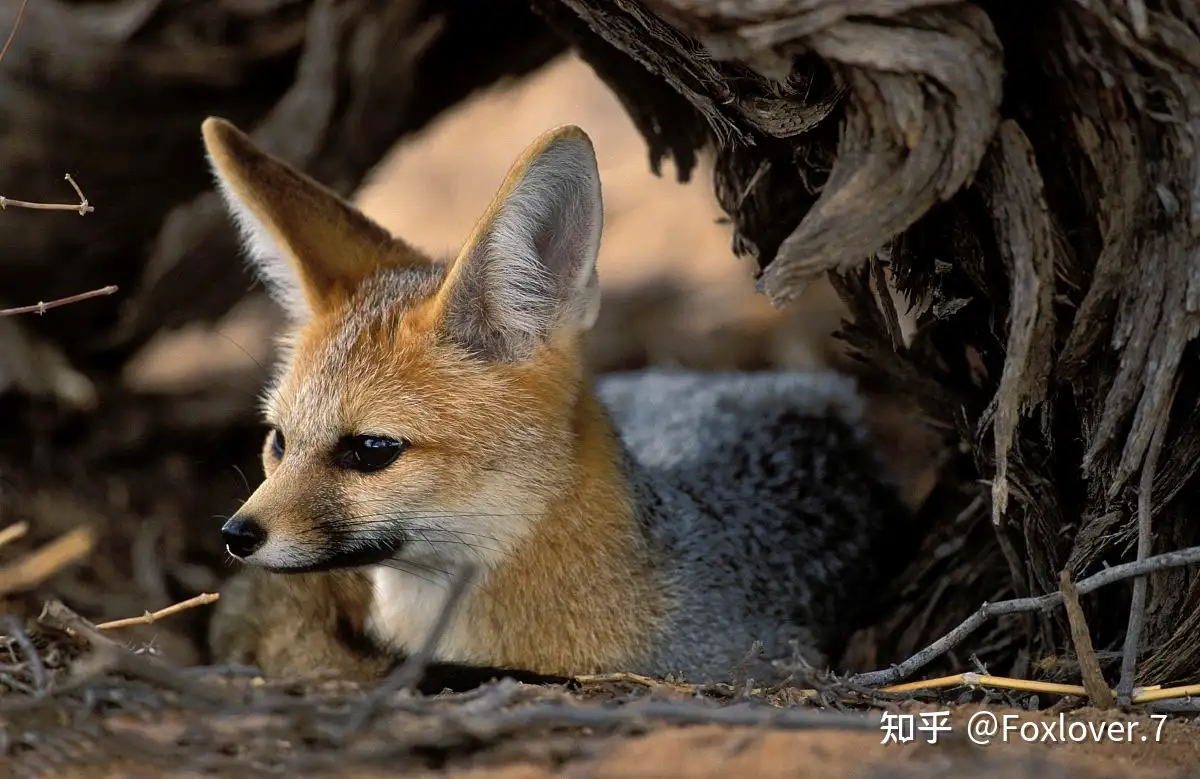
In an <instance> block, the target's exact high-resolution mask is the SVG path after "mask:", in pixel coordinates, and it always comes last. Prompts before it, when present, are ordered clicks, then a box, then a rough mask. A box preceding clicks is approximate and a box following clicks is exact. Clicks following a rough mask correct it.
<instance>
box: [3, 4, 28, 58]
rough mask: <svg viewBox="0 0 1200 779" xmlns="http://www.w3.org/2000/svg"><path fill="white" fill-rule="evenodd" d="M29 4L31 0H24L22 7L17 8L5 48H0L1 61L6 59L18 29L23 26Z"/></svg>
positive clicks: (5, 41)
mask: <svg viewBox="0 0 1200 779" xmlns="http://www.w3.org/2000/svg"><path fill="white" fill-rule="evenodd" d="M27 5H29V0H22V2H21V7H20V8H18V9H17V18H16V19H13V26H12V29H11V30H9V31H8V37H7V38H6V39H5V40H4V48H2V49H0V62H3V61H4V55H6V54H8V47H9V46H12V42H13V38H15V37H17V29H18V28H19V27H20V26H21V20H22V19H24V18H25V6H27Z"/></svg>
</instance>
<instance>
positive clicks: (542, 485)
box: [203, 118, 603, 575]
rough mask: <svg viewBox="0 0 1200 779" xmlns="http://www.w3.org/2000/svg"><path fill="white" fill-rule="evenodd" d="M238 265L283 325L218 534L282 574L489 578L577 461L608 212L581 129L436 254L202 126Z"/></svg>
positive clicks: (238, 140) (531, 154)
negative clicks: (578, 412)
mask: <svg viewBox="0 0 1200 779" xmlns="http://www.w3.org/2000/svg"><path fill="white" fill-rule="evenodd" d="M203 135H204V142H205V146H206V148H207V151H208V157H209V160H210V162H211V165H212V168H213V170H214V172H215V176H216V179H217V183H218V186H219V189H220V191H221V193H222V194H223V196H224V198H225V200H226V202H227V204H228V207H229V210H230V212H231V213H232V216H233V218H234V220H235V221H236V223H237V225H238V226H239V228H240V231H241V234H242V236H243V241H244V244H245V246H246V249H247V252H248V255H249V257H250V259H251V263H252V265H253V266H254V268H255V269H256V270H257V272H258V275H259V276H260V277H261V278H262V280H263V282H264V284H265V285H266V286H267V288H268V289H269V291H270V292H271V294H272V295H273V297H274V298H275V299H276V300H277V301H278V302H279V303H280V304H281V305H282V306H283V308H284V310H285V311H286V313H287V316H288V320H289V326H288V329H287V331H286V332H285V334H284V335H283V337H282V339H281V342H280V353H281V364H280V366H279V370H278V372H277V375H276V377H275V379H274V381H273V383H272V384H271V386H270V387H269V388H268V389H267V391H266V392H265V394H264V398H263V406H264V415H265V418H266V422H267V424H268V426H269V428H270V431H269V432H268V434H267V437H266V442H265V445H264V447H263V466H264V469H265V476H266V478H265V480H264V481H263V482H262V484H261V485H260V486H259V487H258V489H257V490H255V492H254V493H253V494H252V495H251V496H250V498H249V499H248V500H247V501H246V502H245V504H244V505H243V506H242V507H241V509H240V510H239V511H238V513H237V514H236V515H235V516H234V517H233V518H231V519H230V520H229V521H228V522H227V523H226V524H225V525H224V527H223V528H222V530H221V532H222V535H223V537H224V540H225V542H226V544H227V548H228V550H229V552H230V553H231V554H232V555H234V556H235V557H237V558H240V559H241V560H243V561H245V562H248V563H252V564H256V565H261V566H264V567H266V568H270V569H273V570H277V571H313V570H328V569H333V568H343V567H352V566H359V565H369V564H388V565H393V566H395V567H404V566H408V567H411V569H412V571H413V572H414V573H416V574H417V575H419V574H420V571H421V570H422V569H423V568H430V569H438V570H444V569H445V567H446V565H447V564H453V563H454V562H455V560H456V558H461V557H462V556H470V557H471V558H472V559H473V560H475V561H479V562H483V563H485V565H486V564H487V563H488V562H489V561H490V560H491V559H493V558H494V557H495V556H498V555H503V554H504V553H505V552H506V548H508V547H510V546H511V545H512V544H513V543H514V542H515V540H517V539H519V538H520V537H521V536H522V535H523V534H525V533H527V532H528V531H529V530H530V528H531V527H532V525H533V523H534V521H535V519H536V517H537V516H538V515H539V512H541V511H543V509H544V507H545V506H546V504H547V502H548V501H550V500H551V499H553V498H554V497H555V494H556V490H560V489H561V488H560V487H559V485H561V484H562V483H563V481H564V478H568V477H569V475H570V471H571V469H573V468H574V467H575V465H576V464H575V463H574V462H573V459H572V442H573V438H574V426H575V424H576V422H577V420H576V419H575V409H576V408H577V404H578V400H579V397H580V393H583V392H587V391H588V389H587V386H586V383H585V368H584V364H583V359H582V350H581V344H580V341H581V339H582V337H583V334H584V333H585V331H587V330H588V329H589V328H590V327H591V326H592V324H593V323H594V322H595V319H596V315H597V313H598V308H599V300H600V291H599V282H598V279H597V276H596V258H597V253H598V251H599V247H600V234H601V231H602V226H603V207H602V199H601V194H600V181H599V174H598V171H597V168H596V158H595V153H594V151H593V148H592V143H591V141H590V140H589V138H588V136H587V135H586V134H585V133H584V132H583V131H582V130H580V129H579V128H577V127H570V126H568V127H562V128H559V129H556V130H553V131H550V132H548V133H546V134H544V135H542V136H541V137H540V138H538V139H537V140H536V141H535V142H534V143H533V144H532V145H531V146H530V147H529V148H528V150H527V151H526V152H525V153H524V154H523V155H522V156H521V157H520V158H519V159H518V161H517V162H516V163H515V164H514V166H513V167H512V170H511V171H510V173H509V175H508V177H507V179H506V180H505V181H504V183H503V185H502V186H501V188H500V191H499V192H498V193H497V194H496V196H495V198H494V199H493V201H492V204H491V206H490V207H489V208H488V209H487V211H486V212H485V213H484V215H483V216H482V218H481V219H480V220H479V222H478V223H477V225H476V227H475V229H474V231H473V232H472V234H471V235H470V237H469V238H468V239H467V241H466V242H465V244H464V245H463V248H462V250H461V251H460V252H459V253H458V255H457V256H456V257H454V258H453V259H450V260H448V261H438V260H435V259H433V258H431V257H429V256H426V255H425V254H423V253H421V252H420V251H418V250H417V249H415V248H413V247H412V246H409V245H408V244H407V243H405V242H403V241H402V240H399V239H397V238H394V237H392V236H391V235H390V234H389V233H388V232H387V231H386V230H384V229H383V228H382V227H380V226H379V225H377V224H376V223H374V222H372V221H371V220H370V219H368V218H367V217H366V216H365V215H363V214H362V213H361V212H360V211H359V210H357V209H356V208H355V207H354V206H353V205H352V204H350V203H349V202H347V201H346V200H344V199H343V198H341V197H339V196H338V195H336V194H335V193H333V192H332V191H330V190H329V189H327V188H325V187H324V186H322V185H320V184H319V183H317V182H316V181H314V180H312V179H311V178H309V177H307V176H305V175H303V174H302V173H300V172H298V171H296V170H294V169H293V168H291V167H289V166H288V165H287V164H286V163H284V162H283V161H281V160H279V159H276V158H274V157H272V156H270V155H268V154H267V153H265V152H263V151H261V150H260V149H258V148H256V147H255V146H254V145H253V143H252V142H251V140H250V139H249V138H248V137H247V136H246V135H245V134H243V133H242V132H241V131H239V130H238V129H237V128H235V127H234V126H233V125H231V124H229V123H228V122H226V121H224V120H221V119H216V118H209V119H207V120H206V121H205V122H204V124H203Z"/></svg>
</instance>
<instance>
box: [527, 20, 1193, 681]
mask: <svg viewBox="0 0 1200 779" xmlns="http://www.w3.org/2000/svg"><path fill="white" fill-rule="evenodd" d="M534 5H535V7H536V8H537V9H538V10H539V12H540V13H542V14H543V15H544V16H545V17H546V18H547V19H548V21H550V23H551V24H552V25H553V26H554V27H555V28H556V29H557V30H558V31H559V32H560V34H562V35H564V36H565V37H567V38H568V39H570V40H571V41H572V42H573V43H575V44H576V45H577V46H578V47H579V49H580V51H581V52H582V53H583V55H584V57H585V58H586V59H587V60H588V61H589V62H590V63H591V64H592V65H593V66H594V67H595V69H596V71H597V73H598V74H599V75H600V76H601V77H602V78H604V79H605V80H606V82H607V83H608V84H609V86H611V87H612V88H613V89H614V90H615V91H616V92H617V94H618V95H620V96H621V97H622V99H623V100H624V102H625V103H626V104H627V105H628V106H630V108H631V115H633V116H634V118H635V120H636V121H637V123H638V126H639V128H640V129H641V131H642V133H643V135H645V136H646V139H647V143H648V144H649V146H650V149H651V154H652V158H653V161H652V164H654V165H656V166H657V164H658V161H659V160H660V159H661V158H663V157H665V156H667V155H671V156H673V157H674V158H675V160H676V161H677V163H679V164H680V166H681V168H683V169H684V170H687V169H688V168H690V166H691V165H692V164H693V160H694V154H695V151H696V149H697V148H699V147H700V146H702V145H704V144H711V145H712V146H713V147H714V149H715V152H716V171H715V173H716V182H715V187H716V192H717V196H718V198H719V199H720V201H721V204H722V206H723V207H724V209H725V210H726V211H727V212H728V213H729V215H730V217H731V219H732V222H733V224H734V229H735V236H734V248H735V250H737V251H738V252H740V253H748V254H751V255H753V256H754V257H755V258H756V259H757V261H758V265H759V267H760V269H761V275H760V278H759V287H760V289H761V290H762V291H763V292H765V293H766V294H767V295H768V296H770V298H771V299H772V300H773V301H775V302H777V303H780V304H783V303H787V302H788V301H790V300H791V299H793V298H794V297H795V296H796V294H797V292H798V291H799V290H800V289H802V288H803V286H804V284H805V283H807V282H809V281H811V280H813V279H816V278H818V277H820V276H821V275H822V274H830V276H831V278H832V279H833V281H834V283H835V284H836V285H837V287H838V289H839V291H840V293H841V294H842V296H843V299H844V300H846V302H847V303H848V304H849V306H850V308H851V310H852V311H853V314H854V317H853V319H854V321H853V322H852V323H848V324H847V326H846V328H845V332H844V335H845V337H846V338H847V339H848V341H849V342H850V344H851V345H852V347H853V348H854V349H855V351H856V353H857V354H858V356H859V357H860V358H861V360H862V361H863V363H864V365H865V366H866V367H865V370H869V371H870V372H871V373H872V374H874V375H876V376H881V377H883V378H884V379H885V380H886V381H887V382H888V383H889V384H890V386H893V387H895V388H897V389H899V390H900V391H902V392H904V393H906V394H907V395H908V396H910V397H912V398H913V399H915V400H916V401H917V402H919V403H920V404H921V406H922V407H923V408H924V410H925V412H926V413H927V414H928V416H929V418H930V421H931V422H932V423H933V424H935V425H936V426H938V427H939V428H940V429H942V430H943V431H945V434H946V439H947V444H948V446H950V447H951V448H952V450H953V449H955V448H957V447H961V448H962V449H963V450H965V452H966V454H965V456H964V457H962V458H960V459H959V460H957V461H955V462H952V463H950V465H949V466H948V468H947V471H946V473H945V474H944V477H943V480H942V484H941V485H940V487H939V489H938V490H937V491H936V492H935V495H934V497H933V498H932V499H931V500H930V502H929V504H928V505H927V506H926V509H925V510H926V513H927V515H928V518H929V519H930V521H931V522H932V531H931V533H930V536H929V538H928V539H927V541H926V544H925V553H924V554H923V555H921V556H919V557H918V560H917V561H916V562H914V564H913V566H912V567H911V569H910V570H909V572H908V574H907V575H906V577H905V586H903V587H898V589H897V592H896V593H894V597H895V607H894V608H895V612H894V616H893V617H892V618H891V619H890V620H888V622H887V623H886V624H885V625H883V626H881V627H882V628H883V631H882V632H883V635H884V636H885V644H886V647H885V651H884V654H885V655H886V656H890V657H892V658H894V659H900V658H901V657H903V656H904V655H905V654H906V653H909V652H911V651H912V650H915V649H917V648H919V647H920V646H921V645H924V644H925V643H928V642H929V641H930V640H932V639H934V638H936V637H938V636H939V635H940V634H941V633H944V632H946V631H947V630H948V629H949V628H950V627H952V626H953V625H955V624H957V623H958V622H959V621H960V620H961V619H962V618H964V617H966V616H967V615H968V614H969V613H970V612H972V611H973V610H974V609H975V608H976V607H977V606H978V604H979V602H980V601H982V600H994V599H996V598H1000V597H1004V596H1005V595H1007V594H1012V595H1026V594H1035V595H1036V594H1041V593H1045V592H1049V591H1053V590H1055V589H1057V586H1058V584H1057V582H1058V581H1059V571H1060V570H1061V569H1063V568H1064V567H1065V568H1069V569H1070V570H1071V575H1072V577H1073V578H1079V577H1082V576H1085V575H1087V573H1088V572H1090V571H1094V570H1095V569H1096V568H1097V567H1099V566H1102V565H1105V564H1114V563H1117V562H1121V561H1123V560H1126V559H1127V558H1129V556H1130V554H1131V548H1132V546H1133V541H1134V540H1135V539H1136V538H1137V526H1138V520H1137V517H1136V512H1135V511H1134V506H1135V505H1136V494H1137V485H1138V481H1139V478H1141V477H1142V476H1143V474H1142V469H1143V468H1144V467H1146V464H1147V463H1148V462H1149V463H1153V460H1154V458H1153V457H1147V452H1148V449H1149V447H1150V446H1151V442H1152V440H1154V438H1155V437H1154V431H1155V429H1156V426H1157V425H1158V424H1160V423H1162V424H1165V425H1166V427H1165V435H1164V436H1163V437H1162V440H1163V444H1162V451H1161V454H1160V455H1159V461H1158V467H1157V471H1156V472H1155V473H1152V474H1149V481H1148V482H1147V483H1149V484H1152V485H1153V486H1152V492H1153V500H1152V501H1149V505H1150V510H1149V514H1148V517H1147V521H1149V522H1150V523H1151V525H1152V527H1153V531H1154V532H1153V536H1154V543H1153V544H1152V546H1153V549H1152V550H1151V551H1152V552H1162V551H1167V550H1168V549H1170V548H1175V547H1179V546H1184V545H1191V544H1195V543H1197V541H1198V540H1200V526H1198V525H1197V524H1196V522H1195V521H1194V518H1193V517H1192V516H1191V512H1190V511H1189V508H1188V507H1189V506H1194V505H1195V503H1196V499H1197V498H1198V497H1200V495H1198V492H1200V480H1198V479H1197V462H1198V460H1197V455H1198V454H1200V426H1198V424H1197V422H1198V419H1197V417H1198V415H1200V412H1197V408H1198V401H1200V398H1198V396H1197V393H1198V392H1200V362H1198V361H1197V359H1196V357H1197V351H1198V350H1197V346H1196V341H1195V340H1194V339H1195V336H1196V334H1197V331H1198V329H1200V165H1198V164H1197V162H1196V159H1197V156H1196V152H1195V137H1194V132H1195V131H1194V128H1195V127H1197V126H1200V37H1198V31H1200V7H1198V6H1197V5H1196V4H1195V3H1184V2H1174V1H1172V0H1167V1H1166V2H1163V3H1159V4H1154V5H1153V7H1147V4H1143V3H1140V2H1137V3H1127V2H1124V1H1123V0H1122V2H1116V1H1115V0H1109V1H1108V2H1083V1H1082V0H1075V1H1074V2H1058V3H1047V4H1041V5H1035V4H1026V3H1001V2H930V1H929V0H891V1H890V2H882V3H881V2H878V1H877V0H856V1H855V2H843V1H842V0H814V1H813V2H802V3H797V2H793V1H791V0H764V1H763V2H755V3H741V4H739V3H726V2H720V1H719V0H640V1H639V0H612V1H611V2H610V1H607V0H606V1H605V2H601V1H600V0H534ZM886 284H891V285H894V286H895V287H896V288H897V289H899V290H900V291H901V292H902V293H904V295H905V296H906V297H907V299H908V300H909V301H911V302H912V303H913V305H914V307H915V309H916V311H917V314H918V316H917V325H918V330H917V334H916V336H915V337H914V338H913V339H912V340H911V342H909V343H905V342H904V341H903V339H901V337H900V334H899V332H898V325H897V322H898V316H897V313H896V312H895V311H893V310H892V309H891V302H890V298H889V297H888V295H887V294H886V291H885V290H884V289H881V286H883V285H886ZM980 483H985V484H987V483H990V489H986V490H985V491H984V493H983V494H982V495H981V494H980V487H978V484H980ZM1148 590H1149V599H1148V607H1147V614H1148V615H1149V616H1148V617H1147V619H1146V623H1145V631H1144V635H1143V636H1141V640H1140V646H1141V647H1142V650H1143V656H1142V658H1141V662H1140V663H1139V665H1138V668H1139V679H1140V681H1141V682H1143V683H1145V682H1149V681H1150V680H1153V681H1154V682H1156V683H1166V682H1168V681H1170V680H1179V679H1196V678H1198V677H1200V631H1197V629H1196V627H1197V617H1196V616H1195V615H1197V614H1200V577H1198V576H1197V575H1196V573H1195V572H1192V571H1186V570H1180V571H1175V572H1170V573H1162V574H1157V575H1154V576H1152V577H1150V582H1149V588H1148ZM1128 601H1129V595H1128V590H1127V589H1126V590H1125V591H1124V592H1120V591H1112V592H1109V591H1106V592H1103V593H1097V594H1096V595H1094V596H1093V597H1092V598H1090V599H1089V600H1088V602H1087V604H1088V607H1089V609H1091V610H1093V611H1094V612H1095V613H1094V614H1090V615H1089V624H1090V625H1091V626H1092V627H1093V629H1094V630H1095V631H1096V633H1097V635H1096V636H1095V637H1094V639H1095V643H1096V645H1097V646H1099V647H1107V646H1112V647H1117V646H1119V645H1120V641H1121V637H1122V635H1123V633H1124V631H1125V628H1126V621H1127V617H1126V613H1127V611H1128V608H1127V607H1128ZM1068 642H1069V630H1068V625H1067V623H1066V620H1065V618H1064V617H1062V616H1061V615H1043V616H1042V617H1040V618H1039V620H1038V621H1037V622H1036V623H1035V622H1032V621H1030V620H1029V619H1028V618H1014V619H1013V620H1009V621H1008V622H1007V623H1002V624H1001V625H1000V626H999V627H998V628H997V632H996V633H995V634H994V635H992V636H990V637H988V638H985V639H984V640H983V646H982V648H981V651H980V652H979V653H978V654H979V656H980V658H981V659H983V660H984V661H989V660H991V661H993V662H994V663H996V664H997V665H993V666H992V670H993V672H1001V667H1003V666H1005V665H1007V667H1008V668H1009V669H1010V670H1012V671H1013V672H1016V673H1020V672H1024V671H1025V670H1027V668H1026V667H1025V666H1024V665H1023V663H1024V662H1025V660H1027V659H1028V658H1029V652H1032V653H1033V656H1035V657H1045V656H1050V655H1055V654H1058V653H1059V652H1061V651H1062V650H1063V649H1068V648H1069V643H1068ZM1019 650H1027V651H1025V652H1021V651H1019ZM1100 654H1101V655H1102V657H1103V659H1105V661H1106V663H1107V665H1106V667H1107V668H1108V669H1109V670H1115V666H1116V661H1117V660H1118V659H1119V653H1117V652H1109V653H1107V654H1105V653H1104V652H1101V653H1100ZM1068 656H1069V652H1068ZM1020 658H1025V660H1021V659H1020ZM953 670H962V668H959V667H956V668H953ZM1077 673H1078V668H1077V666H1071V665H1070V664H1069V663H1067V664H1065V665H1063V664H1061V663H1060V664H1059V666H1057V667H1055V668H1054V669H1051V670H1050V671H1049V675H1051V676H1054V675H1059V676H1061V675H1064V674H1065V675H1071V674H1075V675H1077Z"/></svg>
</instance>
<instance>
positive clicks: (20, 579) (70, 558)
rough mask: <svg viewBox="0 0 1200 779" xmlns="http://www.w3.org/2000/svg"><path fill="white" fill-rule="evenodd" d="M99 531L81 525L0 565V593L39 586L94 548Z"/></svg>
mask: <svg viewBox="0 0 1200 779" xmlns="http://www.w3.org/2000/svg"><path fill="white" fill-rule="evenodd" d="M94 543H95V534H94V533H93V532H92V529H91V528H90V527H86V526H85V527H77V528H75V529H74V530H72V531H70V532H69V533H64V534H63V535H61V536H59V537H58V538H56V539H55V540H53V541H51V542H50V543H48V544H46V545H45V546H43V547H41V548H40V549H38V550H36V551H34V552H31V553H30V554H28V555H26V556H25V557H23V558H22V559H20V560H18V561H17V562H16V563H14V564H12V565H10V566H7V567H5V568H0V595H6V594H8V593H10V592H16V591H17V590H24V589H27V588H29V587H33V586H36V585H38V584H40V583H41V582H42V581H44V580H45V579H47V578H48V577H50V576H53V575H54V574H56V573H58V572H59V571H60V570H62V569H63V568H65V567H66V566H68V565H70V564H71V563H73V562H75V561H76V560H78V559H80V558H81V557H83V556H84V555H86V554H87V553H88V552H90V551H92V545H93V544H94Z"/></svg>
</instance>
